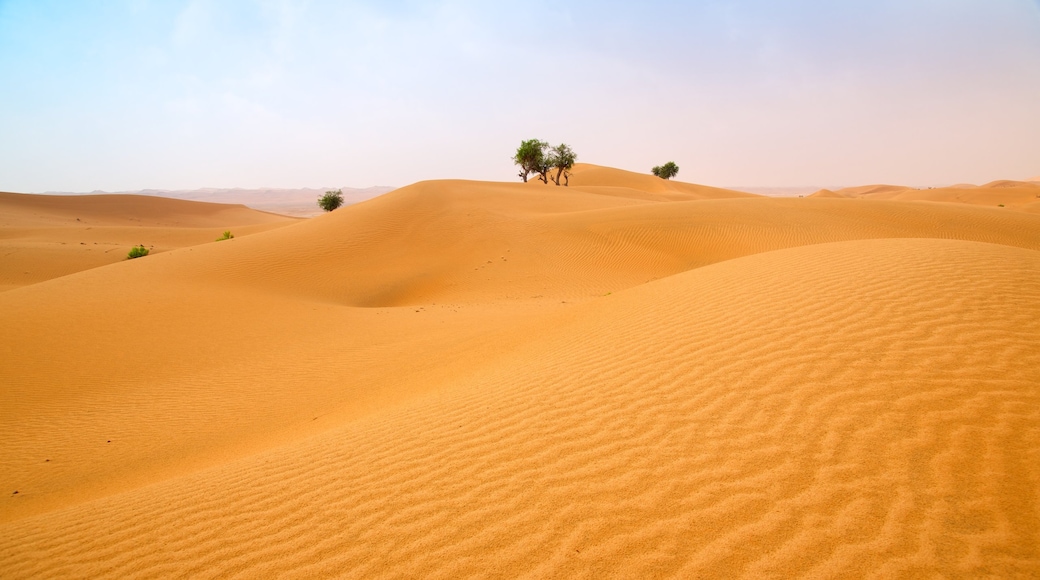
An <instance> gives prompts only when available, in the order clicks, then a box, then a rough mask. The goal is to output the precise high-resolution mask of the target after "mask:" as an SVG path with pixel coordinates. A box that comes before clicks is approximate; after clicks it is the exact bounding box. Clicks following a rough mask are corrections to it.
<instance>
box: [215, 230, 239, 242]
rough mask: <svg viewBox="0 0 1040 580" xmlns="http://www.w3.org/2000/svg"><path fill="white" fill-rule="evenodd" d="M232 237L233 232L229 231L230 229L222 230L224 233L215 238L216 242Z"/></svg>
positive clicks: (233, 235)
mask: <svg viewBox="0 0 1040 580" xmlns="http://www.w3.org/2000/svg"><path fill="white" fill-rule="evenodd" d="M233 237H235V234H233V233H231V232H230V231H226V232H224V235H222V236H220V237H219V238H217V241H218V242H223V241H224V240H230V239H231V238H233Z"/></svg>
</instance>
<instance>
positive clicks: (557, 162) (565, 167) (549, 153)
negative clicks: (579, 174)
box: [513, 139, 578, 185]
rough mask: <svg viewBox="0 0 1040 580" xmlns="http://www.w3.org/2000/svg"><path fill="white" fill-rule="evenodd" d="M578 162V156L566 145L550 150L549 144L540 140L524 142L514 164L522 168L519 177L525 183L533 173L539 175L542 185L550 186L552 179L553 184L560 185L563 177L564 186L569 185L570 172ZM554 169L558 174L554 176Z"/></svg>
mask: <svg viewBox="0 0 1040 580" xmlns="http://www.w3.org/2000/svg"><path fill="white" fill-rule="evenodd" d="M577 160H578V155H577V154H576V153H575V152H574V150H572V149H571V148H570V146H569V145H567V144H566V143H561V144H559V145H557V146H556V147H553V148H551V149H550V148H549V144H548V143H546V142H545V141H540V140H538V139H528V140H527V141H522V142H521V143H520V147H518V148H517V149H516V154H515V155H513V163H515V164H516V165H519V166H520V173H519V176H520V179H521V180H523V182H524V183H527V178H528V177H530V175H531V174H532V173H537V174H538V179H541V180H542V183H546V184H548V183H549V180H550V179H552V181H553V183H555V184H556V185H560V177H563V180H564V181H563V184H564V185H567V184H568V183H569V181H570V170H571V168H572V167H574V162H575V161H577ZM554 169H555V170H556V173H555V175H552V174H551V172H552V170H554Z"/></svg>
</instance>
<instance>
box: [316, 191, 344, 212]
mask: <svg viewBox="0 0 1040 580" xmlns="http://www.w3.org/2000/svg"><path fill="white" fill-rule="evenodd" d="M341 205H343V190H342V189H333V190H331V191H326V192H325V195H323V196H321V197H319V198H318V207H320V208H321V209H323V210H325V211H332V210H334V209H336V208H338V207H339V206H341Z"/></svg>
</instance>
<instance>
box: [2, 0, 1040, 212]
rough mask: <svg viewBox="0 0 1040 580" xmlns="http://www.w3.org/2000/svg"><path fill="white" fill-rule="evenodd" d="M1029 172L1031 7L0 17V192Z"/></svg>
mask: <svg viewBox="0 0 1040 580" xmlns="http://www.w3.org/2000/svg"><path fill="white" fill-rule="evenodd" d="M535 137H536V138H540V139H543V140H547V141H551V142H553V143H558V142H566V143H568V144H570V145H571V146H572V147H573V148H574V149H575V150H576V151H577V152H578V155H579V160H581V161H587V162H591V163H599V164H604V165H612V166H616V167H621V168H625V169H630V170H635V171H648V170H649V168H650V167H651V166H653V165H657V164H660V163H662V162H664V161H668V160H674V161H676V162H677V163H678V164H679V166H680V167H681V172H680V176H679V177H680V179H683V180H686V181H693V182H698V183H707V184H712V185H723V186H726V185H728V186H740V185H744V186H795V185H855V184H864V183H879V182H887V183H901V184H908V185H938V184H949V183H956V182H965V181H968V182H975V183H980V182H985V181H990V180H993V179H1000V178H1010V179H1024V178H1028V177H1032V176H1035V175H1038V174H1040V144H1038V143H1040V4H1038V2H1037V0H872V1H858V0H849V1H842V2H835V1H833V0H791V1H788V2H775V1H765V0H733V1H721V0H720V1H700V2H667V1H656V2H654V1H651V2H641V3H634V2H618V1H609V0H608V1H597V2H592V1H580V0H578V1H554V2H549V1H540V0H532V1H530V2H526V3H521V4H516V3H509V4H508V5H507V4H506V3H498V2H475V1H443V2H437V1H417V0H416V1H411V0H395V1H382V2H374V1H373V2H368V1H361V2H350V1H343V2H320V1H310V2H305V1H298V2H288V1H275V0H263V1H261V0H258V1H245V0H242V1H234V0H226V1H215V0H183V1H163V2H160V1H149V0H124V1H114V0H113V1H103V0H99V1H94V2H68V1H47V0H0V190H6V191H26V192H41V191H48V190H63V191H90V190H95V189H103V190H108V191H115V190H130V189H141V188H169V189H186V188H196V187H265V186H269V187H322V186H332V185H350V186H356V187H364V186H369V185H405V184H408V183H411V182H414V181H418V180H421V179H434V178H465V179H491V180H512V179H513V178H514V175H515V172H514V170H513V168H512V164H511V162H510V159H509V158H510V156H511V154H512V152H513V151H514V150H515V148H516V146H517V145H518V144H519V142H520V140H522V139H528V138H535Z"/></svg>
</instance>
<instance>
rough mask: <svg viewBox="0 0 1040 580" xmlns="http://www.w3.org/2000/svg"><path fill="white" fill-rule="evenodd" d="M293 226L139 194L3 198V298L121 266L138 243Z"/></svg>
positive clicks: (155, 245) (173, 244) (160, 248)
mask: <svg viewBox="0 0 1040 580" xmlns="http://www.w3.org/2000/svg"><path fill="white" fill-rule="evenodd" d="M295 221H297V220H295V219H292V218H287V217H285V216H280V215H274V214H269V213H264V212H259V211H255V210H252V209H249V208H247V207H245V206H241V205H226V204H215V203H201V202H194V201H183V200H178V199H166V198H159V197H149V196H140V195H117V194H104V195H68V196H63V195H26V194H17V193H0V248H2V252H3V254H2V255H3V260H2V261H0V291H3V290H8V289H11V288H16V287H19V286H25V285H30V284H35V283H38V282H42V281H44V280H50V279H51V278H58V277H61V276H65V275H68V274H72V273H74V272H79V271H81V270H88V269H91V268H96V267H98V266H103V265H106V264H113V263H115V262H119V261H122V260H125V259H126V254H127V252H128V251H129V250H130V248H131V247H133V246H135V245H138V244H141V245H144V246H145V247H147V248H149V249H150V250H151V251H153V252H164V251H168V250H172V249H176V248H183V247H187V246H194V245H198V244H202V243H206V242H212V241H214V240H215V239H216V238H217V237H219V236H220V235H221V233H222V232H224V231H227V230H230V231H232V232H233V233H234V234H235V236H236V237H239V236H243V235H248V234H252V233H256V232H261V231H265V230H269V229H272V228H275V227H281V226H283V225H288V224H290V223H293V222H295Z"/></svg>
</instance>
